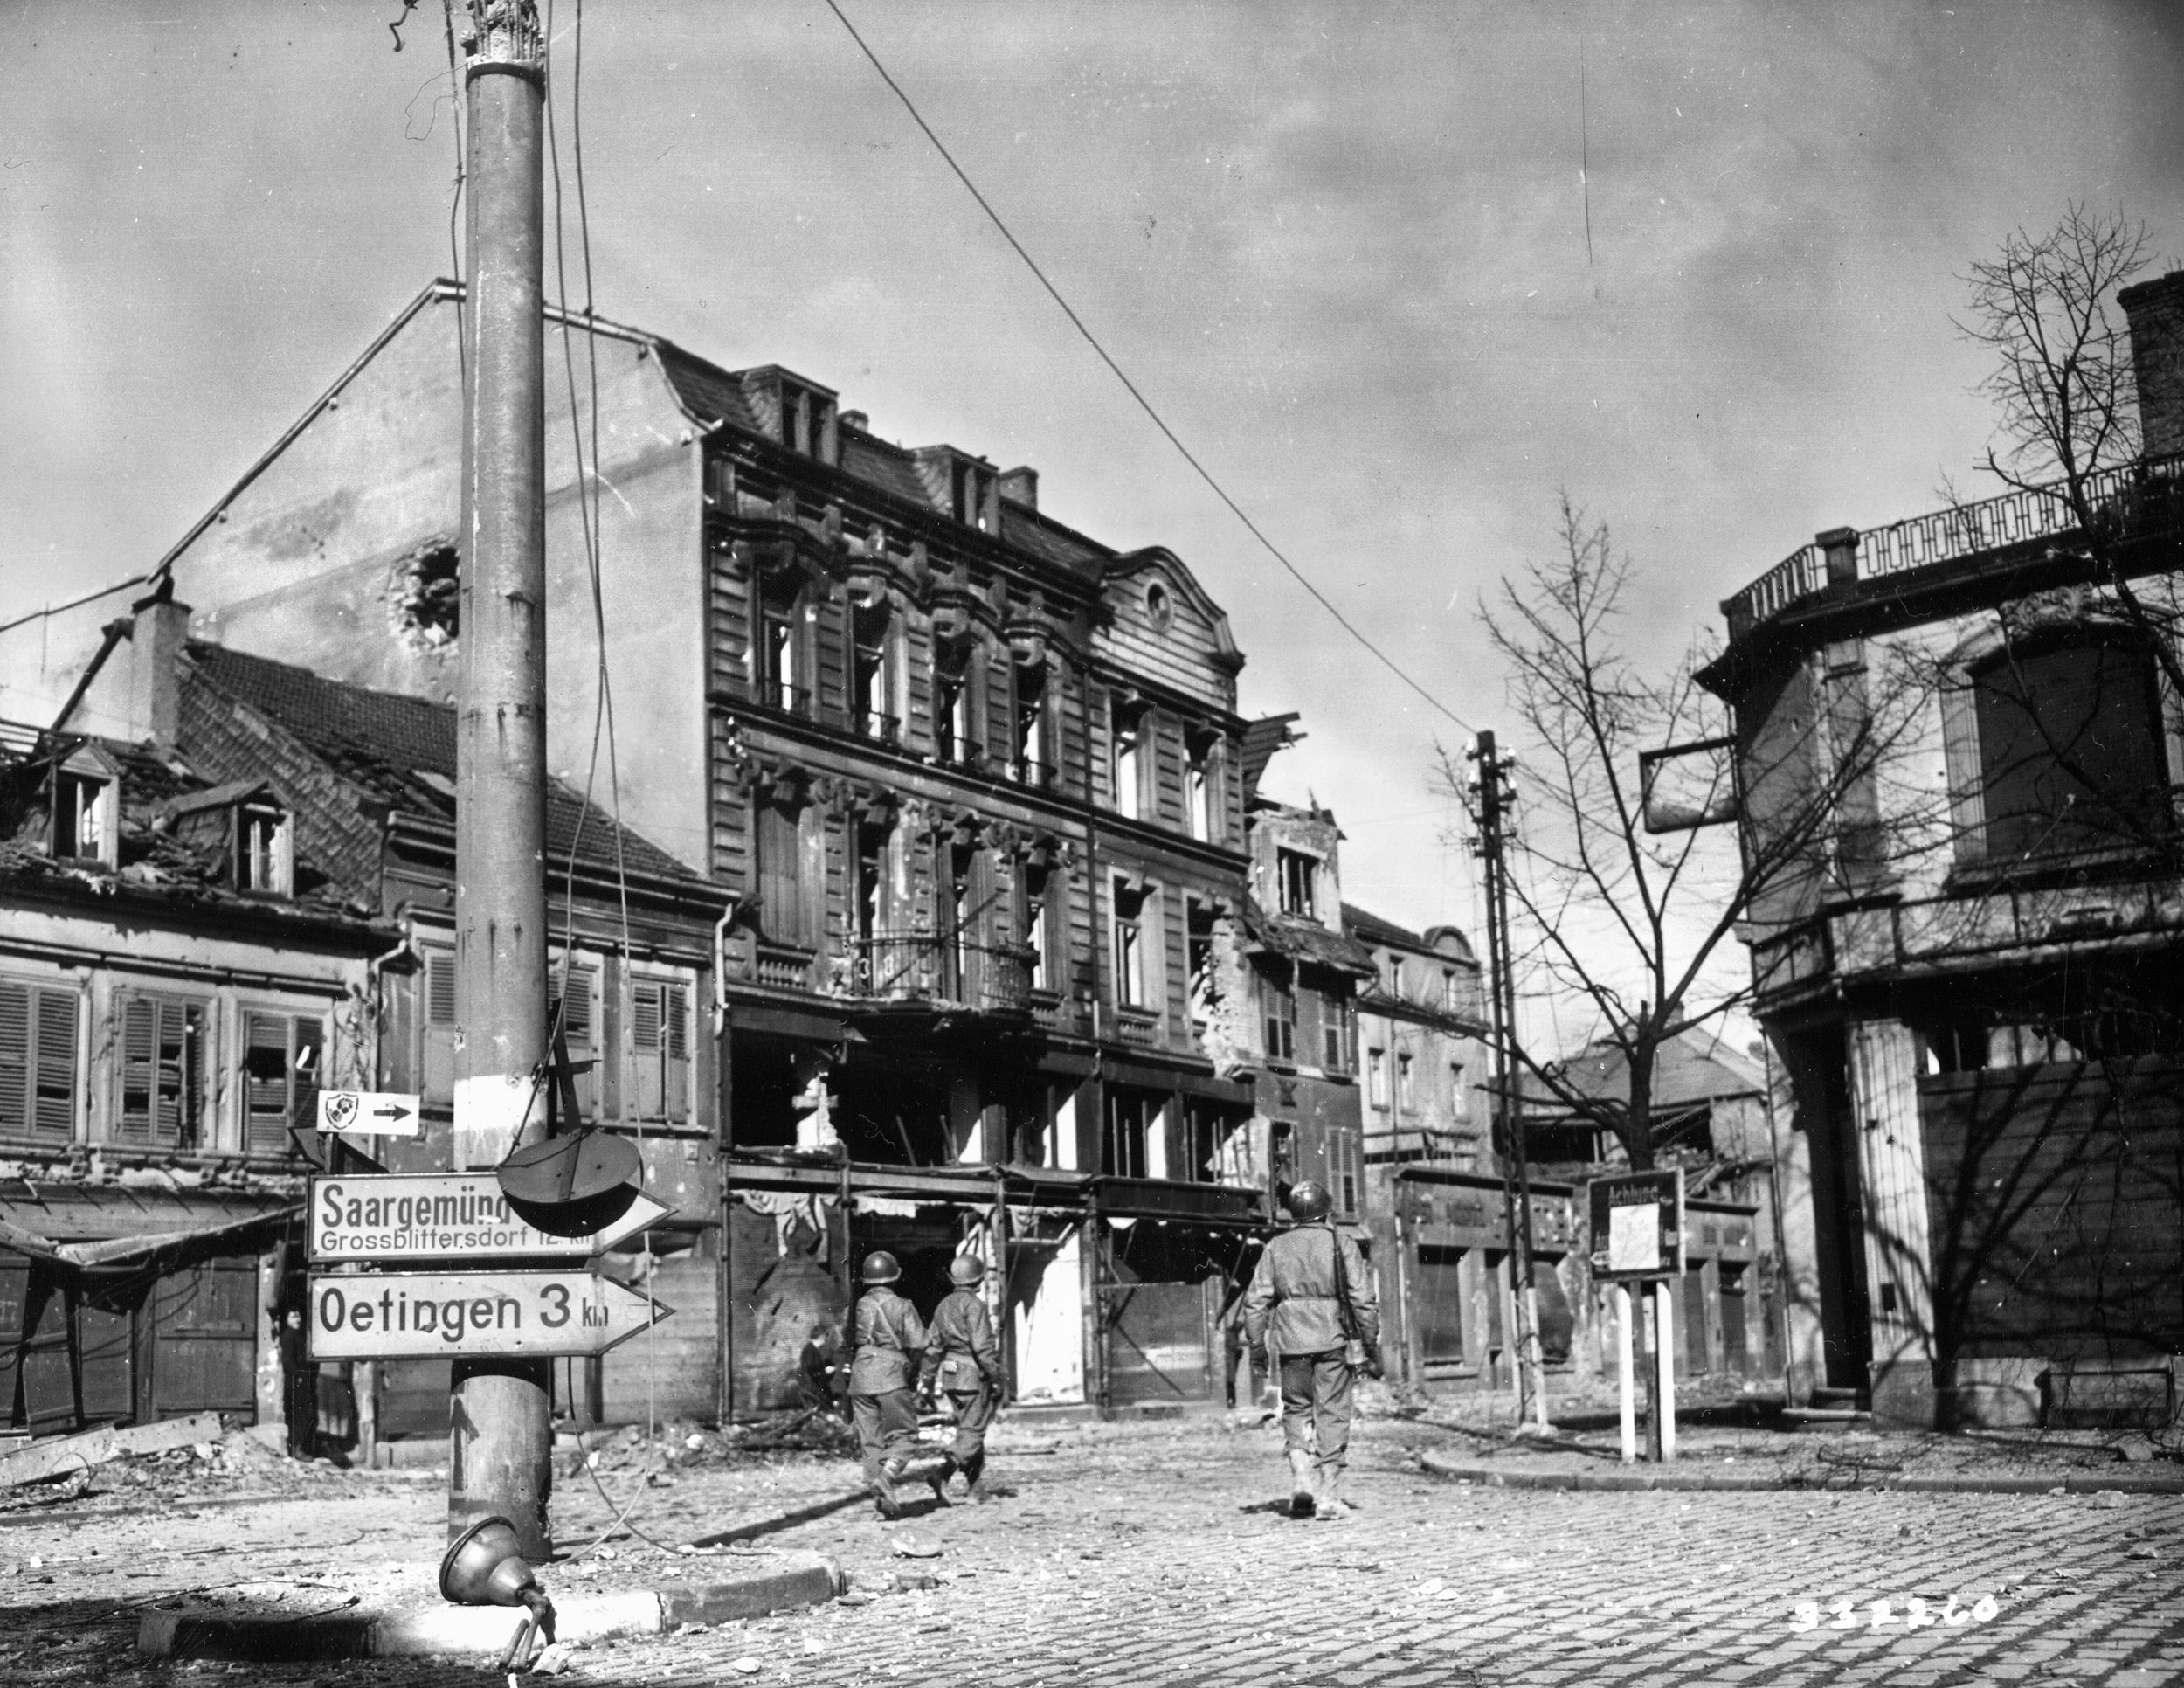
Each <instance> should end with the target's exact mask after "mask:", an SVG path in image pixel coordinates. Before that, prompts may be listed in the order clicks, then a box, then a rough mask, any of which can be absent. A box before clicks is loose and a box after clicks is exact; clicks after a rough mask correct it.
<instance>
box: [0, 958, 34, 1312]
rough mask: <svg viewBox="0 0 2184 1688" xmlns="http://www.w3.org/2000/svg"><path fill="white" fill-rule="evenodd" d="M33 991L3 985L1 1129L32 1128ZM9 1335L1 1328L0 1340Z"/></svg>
mask: <svg viewBox="0 0 2184 1688" xmlns="http://www.w3.org/2000/svg"><path fill="white" fill-rule="evenodd" d="M31 994H32V993H31V990H30V989H29V987H28V986H22V985H8V984H0V1131H6V1132H10V1133H26V1132H28V1131H29V1130H30V1128H31V1111H32V1110H31V1073H32V1071H33V1070H34V1060H35V1057H34V1056H33V1055H32V1054H31V1023H32V1021H31ZM8 1335H9V1333H8V1332H5V1331H0V1341H4V1340H6V1339H8Z"/></svg>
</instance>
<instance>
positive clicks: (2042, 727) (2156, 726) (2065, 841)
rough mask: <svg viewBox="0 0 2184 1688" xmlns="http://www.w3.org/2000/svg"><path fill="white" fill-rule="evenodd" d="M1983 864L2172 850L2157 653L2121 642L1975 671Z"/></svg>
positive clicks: (2051, 650) (2082, 640)
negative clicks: (2092, 852) (2156, 847)
mask: <svg viewBox="0 0 2184 1688" xmlns="http://www.w3.org/2000/svg"><path fill="white" fill-rule="evenodd" d="M1972 683H1973V703H1974V707H1975V710H1976V715H1977V719H1978V724H1979V744H1980V786H1981V792H1982V798H1983V801H1984V806H1985V810H1986V817H1985V819H1986V843H1987V856H1988V858H1989V859H1990V860H2022V859H2024V858H2027V857H2036V856H2042V855H2056V854H2068V853H2070V852H2072V851H2078V850H2088V849H2098V848H2102V847H2108V848H2116V847H2131V846H2137V847H2141V848H2143V847H2147V846H2149V845H2153V844H2157V843H2167V841H2169V840H2170V839H2171V837H2172V836H2173V834H2174V830H2175V829H2174V819H2173V816H2172V813H2171V809H2170V805H2169V787H2168V778H2167V758H2166V757H2165V756H2164V754H2163V749H2162V739H2161V731H2160V718H2161V716H2160V702H2159V695H2158V693H2157V690H2156V686H2155V668H2154V664H2153V655H2152V654H2151V653H2150V652H2149V651H2148V650H2146V647H2144V646H2143V645H2142V644H2140V643H2139V642H2137V641H2135V640H2132V639H2130V638H2128V637H2127V636H2125V635H2123V634H2121V633H2116V634H2112V635H2109V636H2105V637H2085V636H2078V637H2075V638H2073V639H2071V640H2070V642H2069V643H2066V644H2063V645H2059V646H2051V647H2048V648H2045V649H2040V648H2036V647H2035V648H2032V649H2022V650H2015V651H2012V652H2010V653H2008V654H2006V655H2004V656H2002V657H2001V658H1999V659H1997V660H1996V661H1993V662H1990V663H1988V664H1987V665H1985V666H1983V667H1981V668H1978V669H1976V670H1974V671H1973V675H1972Z"/></svg>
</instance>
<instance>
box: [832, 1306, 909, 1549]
mask: <svg viewBox="0 0 2184 1688" xmlns="http://www.w3.org/2000/svg"><path fill="white" fill-rule="evenodd" d="M852 1332H853V1338H852V1339H853V1342H854V1348H855V1352H854V1358H852V1359H851V1360H850V1362H849V1411H850V1415H851V1417H852V1418H853V1419H854V1421H855V1422H856V1426H857V1442H858V1445H859V1447H860V1449H862V1451H863V1453H864V1472H865V1481H866V1482H867V1484H870V1485H871V1486H872V1491H873V1494H874V1498H876V1499H877V1500H878V1502H879V1505H880V1510H881V1512H883V1513H885V1514H886V1515H887V1516H888V1517H890V1518H892V1517H893V1516H895V1478H897V1477H901V1476H902V1471H903V1468H904V1467H905V1466H906V1465H907V1464H909V1457H910V1456H911V1454H913V1453H914V1452H916V1449H917V1401H916V1397H915V1396H914V1395H913V1394H911V1393H910V1383H911V1380H912V1378H913V1376H914V1374H915V1373H916V1366H917V1361H916V1355H917V1354H918V1352H919V1351H920V1350H922V1349H923V1347H924V1346H925V1326H924V1325H923V1322H922V1321H921V1320H920V1319H919V1318H918V1316H917V1309H916V1308H915V1307H913V1306H911V1305H910V1304H909V1302H907V1301H905V1300H904V1299H903V1298H902V1297H901V1296H899V1295H897V1294H895V1291H894V1290H891V1289H888V1288H887V1287H886V1286H885V1285H867V1287H866V1290H865V1292H864V1294H863V1295H861V1296H860V1297H858V1298H857V1312H856V1318H855V1320H854V1324H853V1325H852Z"/></svg>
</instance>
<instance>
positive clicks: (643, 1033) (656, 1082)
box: [630, 982, 666, 1119]
mask: <svg viewBox="0 0 2184 1688" xmlns="http://www.w3.org/2000/svg"><path fill="white" fill-rule="evenodd" d="M662 995H663V987H662V986H659V985H656V984H652V983H649V982H646V983H640V984H639V985H638V986H635V987H634V988H633V989H632V991H631V993H630V1044H631V1048H632V1059H631V1066H632V1069H633V1070H632V1077H633V1078H634V1079H635V1081H636V1085H635V1090H636V1101H637V1107H636V1113H637V1116H638V1117H639V1118H640V1119H657V1118H659V1117H660V1113H661V1111H662V1110H663V1109H664V1107H665V1104H666V1095H665V1085H664V1077H663V1075H662V1073H661V1071H660V1055H661V1048H660V1042H661V1039H660V1033H661V1029H662V1028H661V1026H660V1016H661V1013H662V1010H663V1008H664V1006H665V1005H664V1004H663V1003H662V1001H661V997H662Z"/></svg>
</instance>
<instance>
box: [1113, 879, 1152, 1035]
mask: <svg viewBox="0 0 2184 1688" xmlns="http://www.w3.org/2000/svg"><path fill="white" fill-rule="evenodd" d="M1146 896H1147V893H1146V892H1145V891H1144V890H1143V889H1131V887H1130V884H1129V883H1128V882H1126V881H1123V880H1119V879H1118V880H1116V882H1115V1000H1116V1001H1117V1002H1119V1003H1121V1004H1122V1005H1123V1007H1126V1008H1142V1007H1147V1006H1149V1001H1150V994H1149V988H1148V987H1149V985H1150V973H1151V969H1150V968H1149V966H1148V965H1147V961H1146V955H1145V948H1146V943H1147V939H1146V937H1145V933H1144V914H1145V899H1146Z"/></svg>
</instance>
